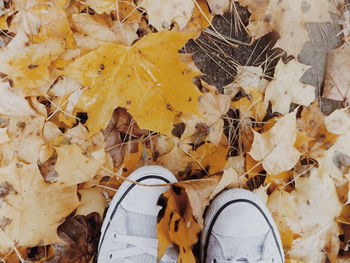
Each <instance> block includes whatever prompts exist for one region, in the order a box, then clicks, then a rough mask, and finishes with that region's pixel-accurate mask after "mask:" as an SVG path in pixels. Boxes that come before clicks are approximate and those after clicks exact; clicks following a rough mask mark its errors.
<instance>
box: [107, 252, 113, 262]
mask: <svg viewBox="0 0 350 263" xmlns="http://www.w3.org/2000/svg"><path fill="white" fill-rule="evenodd" d="M108 258H109V260H110V261H111V260H112V259H113V254H112V253H109V254H108Z"/></svg>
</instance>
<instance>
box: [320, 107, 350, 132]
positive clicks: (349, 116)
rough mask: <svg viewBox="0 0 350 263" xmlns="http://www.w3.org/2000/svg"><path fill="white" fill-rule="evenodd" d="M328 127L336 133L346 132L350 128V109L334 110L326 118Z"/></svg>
mask: <svg viewBox="0 0 350 263" xmlns="http://www.w3.org/2000/svg"><path fill="white" fill-rule="evenodd" d="M324 122H325V125H326V128H327V130H328V131H329V132H331V133H334V134H344V133H347V132H348V131H349V130H350V113H349V111H348V109H339V110H335V111H333V112H332V113H331V114H330V115H329V116H327V117H325V119H324Z"/></svg>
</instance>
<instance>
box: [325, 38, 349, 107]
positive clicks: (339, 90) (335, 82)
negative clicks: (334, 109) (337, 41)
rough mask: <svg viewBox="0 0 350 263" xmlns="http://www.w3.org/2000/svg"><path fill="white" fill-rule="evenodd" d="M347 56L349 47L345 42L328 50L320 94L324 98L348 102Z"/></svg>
mask: <svg viewBox="0 0 350 263" xmlns="http://www.w3.org/2000/svg"><path fill="white" fill-rule="evenodd" d="M349 56H350V47H349V46H348V45H347V44H344V45H342V46H341V47H338V48H337V49H334V50H331V51H329V52H328V54H327V68H326V76H325V82H324V87H323V94H322V96H323V97H324V98H327V99H332V100H340V101H344V102H347V103H348V102H349V99H350V92H349V86H350V78H349V74H348V71H347V69H348V68H349V67H350V64H349V61H348V60H347V59H346V58H348V57H349Z"/></svg>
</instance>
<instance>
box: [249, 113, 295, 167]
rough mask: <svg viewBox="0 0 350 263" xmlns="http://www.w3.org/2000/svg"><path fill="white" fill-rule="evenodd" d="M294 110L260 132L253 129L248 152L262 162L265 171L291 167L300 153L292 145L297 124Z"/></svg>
mask: <svg viewBox="0 0 350 263" xmlns="http://www.w3.org/2000/svg"><path fill="white" fill-rule="evenodd" d="M295 115H296V112H292V113H289V114H287V115H285V116H284V117H281V118H279V119H277V121H276V124H275V125H274V126H273V127H272V128H271V129H270V130H268V131H267V132H264V133H262V134H260V133H258V132H256V131H254V141H253V145H252V148H251V150H250V152H249V154H250V155H251V156H252V157H253V159H254V160H256V161H259V162H262V165H263V167H264V169H265V170H266V172H267V173H269V174H278V173H281V172H284V171H287V170H289V169H291V168H293V167H294V166H295V165H296V164H297V162H298V161H299V157H300V155H301V153H300V152H299V151H298V150H297V149H296V148H295V147H294V142H295V140H296V133H297V127H296V126H297V125H296V117H295Z"/></svg>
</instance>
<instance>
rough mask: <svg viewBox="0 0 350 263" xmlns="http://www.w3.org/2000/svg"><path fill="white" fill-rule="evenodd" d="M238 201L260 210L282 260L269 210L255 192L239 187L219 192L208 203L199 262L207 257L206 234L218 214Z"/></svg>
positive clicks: (280, 244) (277, 235) (280, 243)
mask: <svg viewBox="0 0 350 263" xmlns="http://www.w3.org/2000/svg"><path fill="white" fill-rule="evenodd" d="M239 202H244V203H248V204H251V205H253V206H254V207H255V208H257V209H258V210H259V211H260V213H261V214H262V216H263V217H264V218H265V220H266V223H267V224H268V225H269V227H270V229H271V230H272V234H273V237H274V240H275V242H276V245H277V247H278V251H279V254H280V257H281V261H282V262H284V254H283V248H282V242H281V238H280V236H279V232H278V229H277V226H276V224H275V222H274V220H273V218H272V216H271V214H270V212H269V211H268V209H267V208H266V206H265V205H264V204H263V203H262V202H261V200H259V199H258V197H257V196H256V195H255V194H253V193H252V192H250V191H247V190H244V189H240V188H235V189H230V190H225V191H224V192H222V193H221V194H219V195H218V196H217V197H216V198H215V199H214V200H213V202H212V203H211V204H210V206H209V208H208V210H207V212H206V215H205V218H204V222H205V223H204V228H203V231H202V237H201V259H202V261H201V262H205V259H206V257H207V250H208V245H209V237H210V235H208V234H210V233H211V232H212V229H213V226H214V224H215V222H216V220H217V218H218V216H219V215H220V213H221V212H222V211H223V210H224V209H225V208H227V207H228V206H230V205H232V204H235V203H239Z"/></svg>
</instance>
